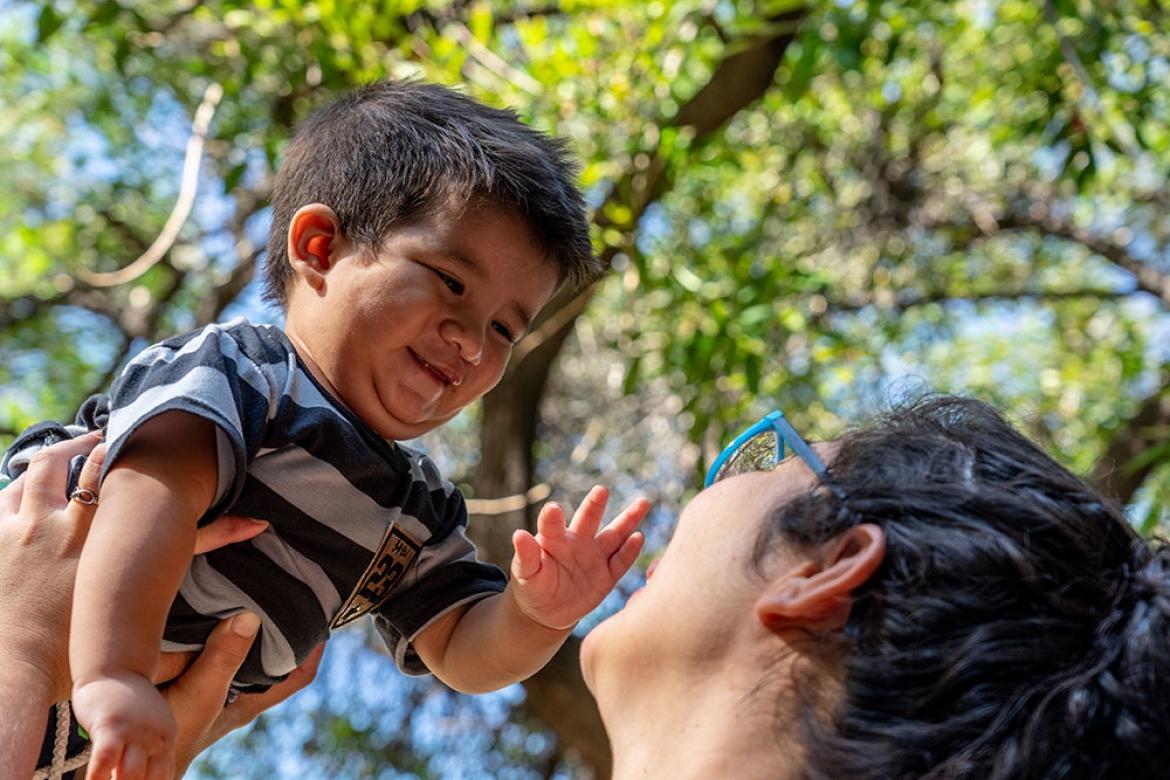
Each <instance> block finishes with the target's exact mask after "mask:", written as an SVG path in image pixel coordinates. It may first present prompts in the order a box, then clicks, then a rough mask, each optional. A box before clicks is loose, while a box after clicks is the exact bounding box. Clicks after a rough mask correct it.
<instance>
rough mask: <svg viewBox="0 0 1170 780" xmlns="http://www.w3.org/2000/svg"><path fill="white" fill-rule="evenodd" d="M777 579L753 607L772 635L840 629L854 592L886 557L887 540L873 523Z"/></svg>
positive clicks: (853, 532)
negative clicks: (836, 626) (788, 630)
mask: <svg viewBox="0 0 1170 780" xmlns="http://www.w3.org/2000/svg"><path fill="white" fill-rule="evenodd" d="M823 553H824V554H823V555H820V556H818V558H819V560H805V561H803V562H802V563H800V564H798V565H797V566H796V567H795V568H793V569H790V570H789V571H788V573H786V574H785V575H783V576H782V577H780V578H779V579H777V580H776V581H775V582H774V583H772V585H771V586H770V587H769V588H768V590H766V591H765V592H764V593H763V595H761V596H760V598H759V599H758V600H757V601H756V617H757V618H759V620H760V622H761V623H763V624H764V626H765V627H766V628H767V629H768V630H769V631H772V632H776V631H780V630H782V629H786V628H794V627H803V628H811V627H813V626H816V625H821V624H824V623H825V622H826V621H832V622H834V623H838V624H844V622H845V618H847V617H848V616H849V606H850V605H851V604H852V603H853V591H854V590H856V589H857V588H858V587H859V586H860V585H862V584H863V583H865V582H866V581H867V580H869V578H870V577H872V576H873V573H874V572H875V571H877V569H878V567H879V566H881V563H882V560H883V559H884V558H885V555H886V535H885V532H884V531H882V529H881V526H878V525H873V524H871V523H863V524H862V525H858V526H855V527H853V528H850V529H849V530H848V531H846V532H845V533H844V534H842V535H841V536H840V537H838V538H837V539H836V540H834V541H833V542H831V543H830V545H828V546H827V547H826V548H823Z"/></svg>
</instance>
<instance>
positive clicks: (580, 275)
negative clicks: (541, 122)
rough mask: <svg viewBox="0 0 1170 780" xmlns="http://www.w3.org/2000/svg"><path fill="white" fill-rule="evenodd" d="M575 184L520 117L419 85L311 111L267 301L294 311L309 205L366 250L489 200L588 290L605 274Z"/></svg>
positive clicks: (296, 145) (288, 169)
mask: <svg viewBox="0 0 1170 780" xmlns="http://www.w3.org/2000/svg"><path fill="white" fill-rule="evenodd" d="M576 177H577V164H576V162H575V161H574V159H573V157H572V155H571V154H570V153H569V151H568V150H567V149H566V146H565V143H564V142H563V141H561V140H560V139H556V138H552V137H550V136H547V135H545V134H543V133H540V132H538V131H536V130H533V129H532V128H530V127H528V126H527V125H525V124H524V123H523V122H521V121H520V119H519V118H518V117H517V115H516V114H515V113H513V112H511V111H504V110H500V109H496V108H491V107H489V106H485V105H483V104H482V103H479V102H477V101H475V100H472V99H471V98H469V97H466V96H464V95H461V94H459V93H458V92H455V91H454V90H452V89H449V88H447V87H444V86H441V85H438V84H427V83H422V82H419V81H409V80H407V81H385V82H380V83H377V84H371V85H368V86H365V87H361V88H358V89H356V90H354V91H352V92H350V93H348V94H345V95H343V96H342V97H340V98H339V99H337V100H335V101H333V102H331V103H328V104H326V105H325V106H323V107H321V108H320V109H318V110H317V111H315V112H313V113H312V114H311V115H310V116H309V117H308V118H307V119H306V120H305V121H304V123H303V124H302V125H301V126H300V128H299V129H298V131H297V133H296V136H295V137H294V139H293V140H292V142H291V143H290V144H289V146H288V149H287V151H286V152H285V158H284V164H283V165H282V166H281V168H280V171H279V173H278V174H277V177H276V185H275V188H274V191H273V196H272V228H271V231H270V233H269V238H268V261H267V266H266V279H265V298H266V299H268V300H270V301H273V302H275V303H277V304H279V305H281V306H282V307H283V306H284V305H285V304H286V303H287V300H288V290H289V285H290V284H291V280H292V278H293V271H292V267H291V266H290V265H289V259H288V232H289V226H290V224H291V222H292V217H293V215H294V214H295V213H296V211H297V209H299V208H301V207H302V206H305V205H308V204H310V203H323V204H325V205H326V206H329V207H330V208H331V209H333V211H334V212H336V214H337V217H338V219H339V221H340V223H341V229H342V231H343V233H344V235H345V236H346V238H348V239H349V240H350V241H353V242H354V243H355V244H356V245H358V246H359V247H367V248H372V247H375V246H377V245H378V243H379V242H380V241H381V240H382V239H383V238H385V237H386V235H387V234H388V233H389V231H390V230H391V228H392V227H393V226H394V225H395V223H397V222H399V221H401V220H406V219H410V218H412V217H418V216H420V215H422V214H425V213H426V212H427V211H428V210H429V209H435V208H441V207H448V206H454V207H456V208H458V207H460V206H464V205H467V204H469V203H471V202H472V201H474V200H479V199H483V200H486V201H487V202H490V203H493V204H500V205H505V206H510V207H515V208H517V209H518V210H519V213H520V215H521V217H522V218H523V219H524V220H525V221H526V222H527V223H528V225H529V226H530V228H531V230H532V231H533V234H534V235H535V236H536V238H537V240H538V241H539V243H540V244H541V246H542V247H543V248H544V249H545V252H546V253H547V257H548V259H549V260H550V261H551V262H553V263H554V264H555V265H556V267H557V273H558V279H559V282H560V283H561V284H567V285H571V286H574V287H575V286H579V285H584V284H587V283H589V282H592V281H594V280H596V279H598V278H600V277H601V275H602V274H603V273H604V268H603V267H602V265H601V263H600V262H599V261H598V260H597V258H596V257H595V256H594V254H593V247H592V244H591V242H590V238H589V219H588V216H587V214H586V210H585V204H584V200H583V198H582V196H581V192H580V190H579V189H578V188H577V184H576Z"/></svg>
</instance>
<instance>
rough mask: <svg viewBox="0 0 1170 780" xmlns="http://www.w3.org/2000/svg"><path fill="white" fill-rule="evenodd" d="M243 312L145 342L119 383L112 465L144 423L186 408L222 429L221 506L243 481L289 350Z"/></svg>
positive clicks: (111, 432) (114, 397) (114, 396)
mask: <svg viewBox="0 0 1170 780" xmlns="http://www.w3.org/2000/svg"><path fill="white" fill-rule="evenodd" d="M280 352H281V350H280V348H279V342H276V341H273V340H271V339H264V338H262V337H261V336H260V335H259V334H258V333H257V332H256V329H255V328H254V327H253V326H251V325H248V324H247V323H245V322H243V321H242V320H236V321H234V322H232V323H229V324H228V325H211V326H208V327H206V328H203V329H201V330H198V331H195V332H193V333H189V334H186V335H184V336H179V337H177V338H174V339H169V340H167V341H164V342H161V343H159V344H155V345H153V346H151V347H148V348H147V349H145V350H143V351H142V352H141V353H139V354H138V355H137V356H135V357H134V359H133V360H132V361H131V362H130V364H129V365H128V366H127V367H126V369H125V371H123V372H122V375H121V376H120V377H119V378H118V380H117V381H116V382H115V383H114V386H113V389H112V390H111V411H110V421H109V427H108V430H107V434H106V441H107V455H106V465H105V468H106V470H107V471H108V469H109V468H110V467H111V466H112V465H113V464H114V463H115V462H116V461H117V458H118V455H119V454H120V453H121V450H122V448H123V447H124V446H125V444H126V442H127V441H129V439H130V438H131V437H132V436H133V435H134V432H135V431H136V430H138V428H139V427H140V426H141V425H143V424H144V423H146V422H147V421H149V420H151V419H153V418H154V417H156V416H158V415H159V414H162V413H164V412H169V411H183V412H187V413H189V414H193V415H196V416H197V417H202V418H204V419H206V420H209V421H210V422H212V423H213V424H214V425H215V426H216V428H217V429H218V433H219V435H218V440H219V446H218V449H219V485H218V489H217V491H216V495H217V496H219V498H220V500H219V501H218V502H217V505H216V506H215V507H213V508H212V510H211V511H210V512H209V513H208V514H209V515H211V514H213V513H218V511H219V510H220V509H222V507H224V506H226V505H228V504H229V503H230V502H231V501H234V500H235V498H236V497H237V496H238V495H239V493H240V490H241V489H242V488H243V484H244V478H245V472H246V469H247V463H248V460H249V459H250V457H251V456H252V455H254V454H255V452H256V450H257V449H258V447H259V442H260V441H261V438H262V436H263V431H264V426H265V423H266V421H267V420H268V419H269V418H270V416H271V409H272V408H273V405H274V404H275V403H276V401H277V400H278V398H279V393H278V390H277V385H278V384H279V383H280V379H279V374H280V373H281V372H283V371H284V370H285V368H284V366H285V365H287V363H288V360H287V353H286V354H285V356H284V357H282V356H281V355H280V354H279V353H280Z"/></svg>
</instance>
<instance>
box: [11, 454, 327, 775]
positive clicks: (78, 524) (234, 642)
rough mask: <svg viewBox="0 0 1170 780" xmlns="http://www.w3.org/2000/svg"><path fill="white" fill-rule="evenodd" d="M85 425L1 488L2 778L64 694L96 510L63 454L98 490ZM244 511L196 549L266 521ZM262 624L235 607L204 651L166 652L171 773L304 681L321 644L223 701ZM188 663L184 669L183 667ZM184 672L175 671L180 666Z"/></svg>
mask: <svg viewBox="0 0 1170 780" xmlns="http://www.w3.org/2000/svg"><path fill="white" fill-rule="evenodd" d="M98 441H99V436H98V435H96V434H90V435H86V436H81V437H78V438H77V439H73V440H71V441H68V442H64V443H61V444H58V445H56V446H54V447H50V448H48V449H46V450H43V451H42V452H40V453H38V454H37V455H36V457H35V458H34V459H33V462H32V464H31V465H30V466H29V469H28V471H27V473H26V474H25V475H23V476H21V477H20V478H19V479H17V480H16V481H15V482H13V483H12V484H11V485H9V486H8V487H7V488H5V489H4V490H3V491H0V592H2V593H3V594H4V598H3V599H0V612H2V613H3V615H2V616H0V657H3V658H4V659H5V664H4V666H3V668H0V705H2V706H3V710H2V711H4V712H15V713H22V716H21V717H19V718H14V719H12V720H11V721H10V722H7V723H4V724H3V728H4V734H3V739H0V780H27V778H28V777H30V776H31V775H32V773H33V768H34V764H35V762H36V757H37V754H38V752H39V750H40V746H41V738H42V736H43V732H44V725H43V724H44V720H43V719H44V715H45V714H46V713H47V712H48V711H49V707H50V706H51V704H52V703H53V702H56V701H60V700H61V699H64V698H66V697H67V696H68V694H69V686H70V679H69V666H68V654H67V644H68V633H69V620H68V618H69V614H70V610H69V606H70V601H71V599H72V597H73V578H74V573H75V571H76V566H77V561H78V557H79V555H80V552H81V549H82V544H83V542H84V540H85V537H86V534H87V532H88V530H89V526H90V523H91V522H92V520H93V516H94V512H95V509H94V507H93V506H89V505H85V504H82V503H79V502H77V501H69V500H68V499H67V498H66V497H65V481H66V475H67V470H68V463H69V460H70V459H71V458H72V457H73V456H74V455H84V454H88V455H89V459H88V461H87V464H86V468H85V470H84V472H83V473H82V475H81V479H80V482H79V485H80V486H81V487H83V488H88V489H90V490H96V489H97V487H98V476H99V473H100V470H101V465H102V462H103V459H104V455H105V451H104V448H103V447H101V446H97V447H96V449H92V451H91V448H94V447H95V445H97V443H98ZM266 525H267V524H266V523H258V522H255V521H250V520H247V519H244V518H221V519H220V520H217V521H216V522H215V523H213V524H211V525H209V526H207V527H205V528H204V529H200V532H199V534H198V537H197V539H196V544H195V548H196V550H198V551H199V552H206V551H208V550H212V549H215V548H217V547H221V546H223V545H225V544H231V543H233V542H237V541H243V540H244V539H248V538H251V537H252V536H254V535H256V534H257V533H259V532H260V531H262V530H263V529H264V528H265V527H266ZM257 626H258V623H257V620H256V617H255V616H254V615H247V614H245V615H237V616H236V617H235V618H233V619H231V620H227V621H224V622H223V623H222V624H221V625H220V626H219V627H217V628H216V629H215V631H213V632H212V634H211V636H210V637H209V638H208V640H207V644H206V646H205V648H204V651H203V652H202V653H201V654H200V656H199V657H198V658H197V659H195V660H194V663H192V662H191V660H192V659H190V658H180V657H177V656H167V657H166V658H165V659H164V660H165V661H166V663H164V664H163V667H164V668H165V670H166V671H164V672H162V674H163V675H164V676H161V677H160V678H159V680H163V679H171V678H173V677H175V675H179V676H178V677H177V679H174V680H173V681H172V682H171V683H170V684H169V685H168V686H167V687H166V688H165V690H164V691H163V696H164V697H165V698H166V701H167V703H168V704H169V705H170V707H171V708H172V709H173V710H174V711H175V713H176V717H177V719H178V722H179V738H178V754H179V757H180V761H179V766H178V771H177V772H176V777H177V776H179V775H181V773H182V771H183V770H185V769H186V767H187V765H188V764H189V763H190V761H191V759H192V758H194V756H195V755H197V754H198V752H199V751H201V750H203V749H204V748H205V747H206V746H207V745H209V744H211V742H213V741H214V740H215V739H217V738H218V737H219V736H221V735H223V734H225V733H227V731H229V730H231V729H233V728H238V727H239V726H242V725H244V724H245V723H247V722H250V721H251V720H252V719H253V718H254V717H255V716H256V715H257V714H259V713H260V712H261V711H263V710H264V709H267V708H268V707H271V706H273V705H275V704H276V703H278V702H280V701H283V700H284V699H286V698H287V697H288V696H290V695H292V694H293V693H295V692H296V691H297V690H300V689H301V688H303V687H304V686H305V685H307V684H308V683H309V682H310V681H311V680H312V678H313V676H314V675H315V673H316V668H317V666H316V665H317V663H318V662H319V660H320V655H321V654H320V652H317V653H316V654H314V656H313V657H312V658H310V659H309V660H308V661H306V663H305V664H304V665H302V667H300V668H298V669H297V670H295V671H294V672H293V674H292V675H290V677H289V679H288V680H287V681H286V682H285V683H282V684H281V685H279V686H274V687H273V688H272V689H270V690H269V691H267V692H265V693H264V694H259V695H254V696H241V697H239V698H237V699H236V701H235V702H233V703H232V704H230V705H228V706H227V707H226V708H225V707H224V706H223V702H224V701H225V698H226V694H227V690H228V687H229V685H230V683H231V679H232V677H233V676H234V675H235V672H236V670H238V669H239V667H240V665H241V664H242V663H243V661H244V658H245V657H246V656H247V653H248V649H249V647H250V646H251V644H252V641H253V639H254V638H255V634H256V628H257ZM188 665H189V668H187V669H186V671H183V670H184V668H186V667H187V666H188ZM180 673H181V674H180Z"/></svg>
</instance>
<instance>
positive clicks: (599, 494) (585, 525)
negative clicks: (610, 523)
mask: <svg viewBox="0 0 1170 780" xmlns="http://www.w3.org/2000/svg"><path fill="white" fill-rule="evenodd" d="M607 503H609V491H608V490H606V489H605V488H604V487H602V486H601V485H594V486H593V488H592V489H591V490H590V491H589V493H588V494H587V495H586V496H585V500H584V501H582V502H581V506H580V507H578V508H577V512H576V513H575V514H574V515H573V522H572V523H571V524H570V525H569V530H570V531H572V532H573V533H575V534H577V535H578V536H582V537H584V538H586V539H592V538H593V537H594V536H596V535H597V529H598V528H600V527H601V518H602V517H604V516H605V505H606V504H607Z"/></svg>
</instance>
